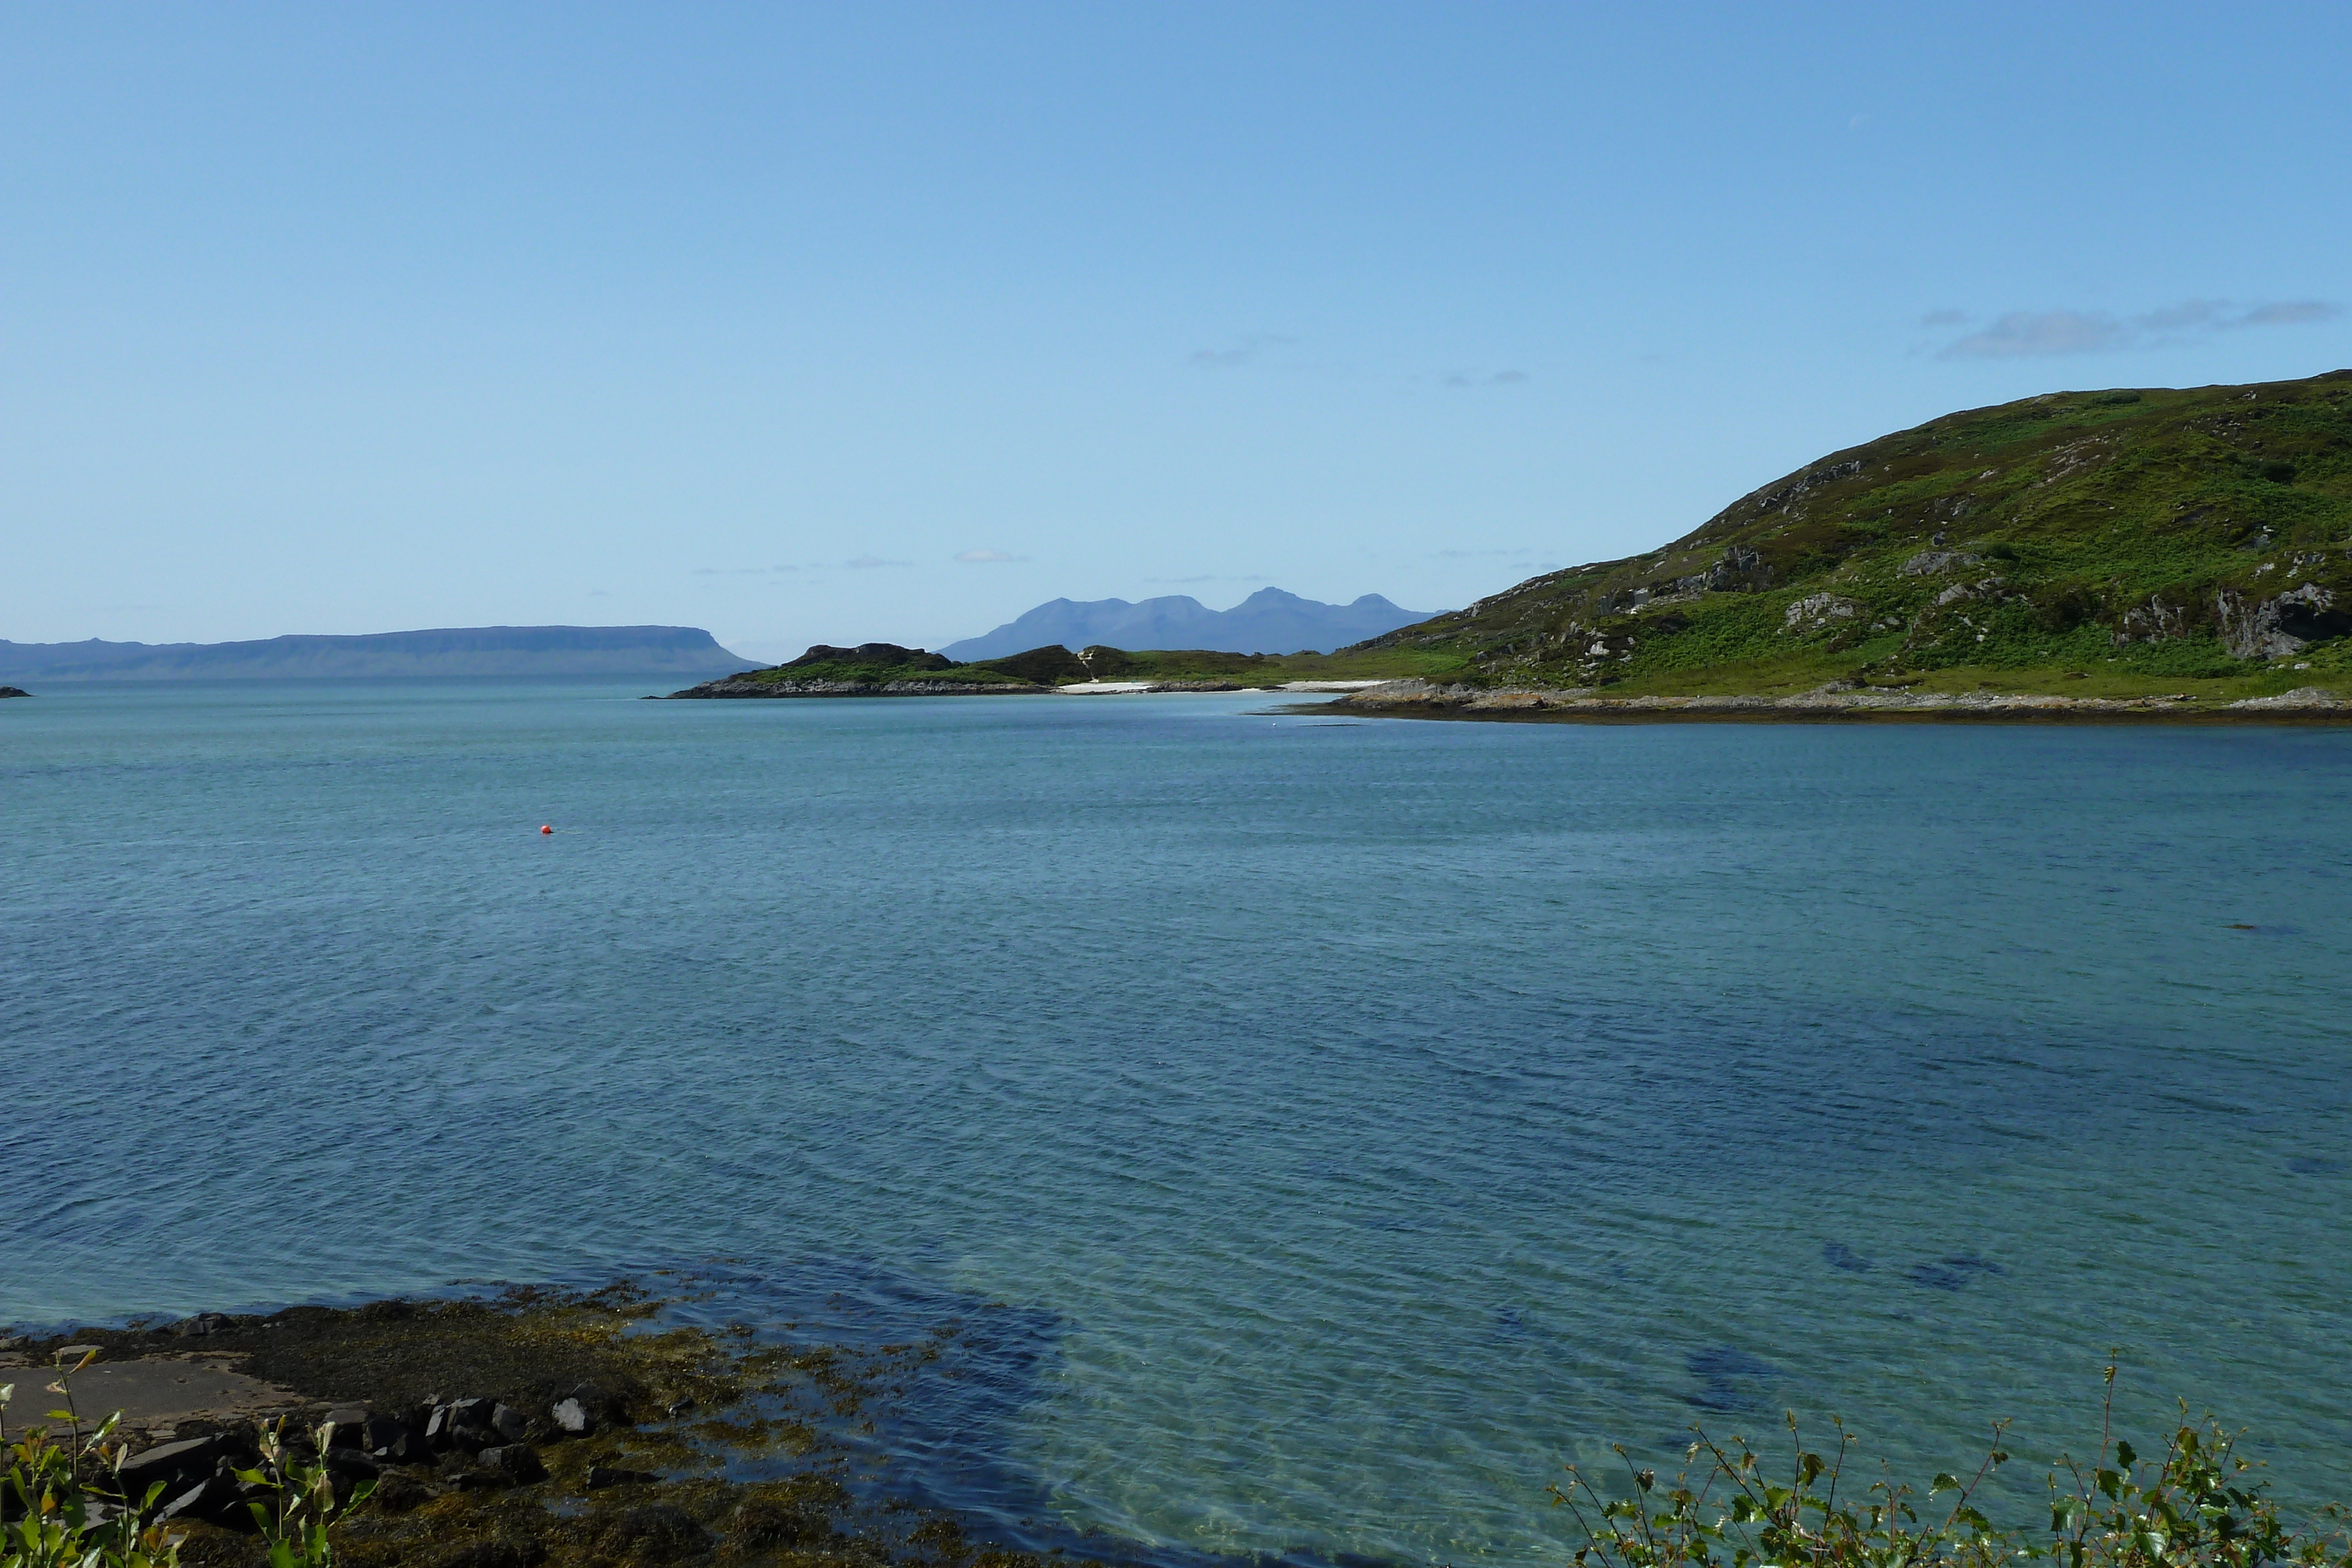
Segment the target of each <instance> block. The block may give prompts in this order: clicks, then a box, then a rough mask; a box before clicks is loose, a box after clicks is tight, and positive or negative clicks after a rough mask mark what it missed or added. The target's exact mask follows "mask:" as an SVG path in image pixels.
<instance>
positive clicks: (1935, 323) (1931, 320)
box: [1919, 310, 1969, 327]
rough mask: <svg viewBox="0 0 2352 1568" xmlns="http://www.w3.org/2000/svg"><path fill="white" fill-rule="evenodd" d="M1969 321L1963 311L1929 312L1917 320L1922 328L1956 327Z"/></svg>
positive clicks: (1967, 315) (1967, 314)
mask: <svg viewBox="0 0 2352 1568" xmlns="http://www.w3.org/2000/svg"><path fill="white" fill-rule="evenodd" d="M1967 319H1969V313H1968V312H1967V311H1965V310H1930V311H1928V312H1927V314H1926V315H1925V316H1922V317H1920V318H1919V325H1921V326H1922V327H1957V326H1958V325H1959V324H1960V323H1961V322H1963V321H1965V320H1967Z"/></svg>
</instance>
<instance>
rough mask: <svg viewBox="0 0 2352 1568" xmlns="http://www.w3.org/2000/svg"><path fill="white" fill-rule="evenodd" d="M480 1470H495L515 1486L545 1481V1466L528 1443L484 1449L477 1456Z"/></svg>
mask: <svg viewBox="0 0 2352 1568" xmlns="http://www.w3.org/2000/svg"><path fill="white" fill-rule="evenodd" d="M479 1458H480V1459H481V1465H482V1468H483V1469H486V1470H495V1471H496V1472H498V1473H499V1475H501V1476H503V1477H505V1478H506V1479H508V1480H509V1481H510V1482H512V1483H513V1484H515V1485H517V1486H528V1485H530V1483H531V1482H532V1481H543V1480H545V1479H547V1465H546V1463H545V1462H544V1461H543V1460H541V1458H540V1457H539V1450H538V1449H536V1448H532V1447H531V1446H530V1444H529V1443H509V1444H506V1445H505V1446H504V1447H501V1448H484V1449H483V1450H482V1452H481V1454H480V1456H479Z"/></svg>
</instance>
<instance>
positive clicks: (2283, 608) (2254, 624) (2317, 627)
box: [2218, 582, 2352, 659]
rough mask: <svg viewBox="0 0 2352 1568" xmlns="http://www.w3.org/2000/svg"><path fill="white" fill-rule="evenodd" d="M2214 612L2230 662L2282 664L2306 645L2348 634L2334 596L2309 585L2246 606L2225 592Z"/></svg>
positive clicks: (2349, 626)
mask: <svg viewBox="0 0 2352 1568" xmlns="http://www.w3.org/2000/svg"><path fill="white" fill-rule="evenodd" d="M2218 607H2219V609H2220V612H2221V646H2222V647H2223V648H2225V649H2227V650H2228V651H2229V653H2231V656H2232V657H2234V658H2240V659H2283V658H2284V657H2286V656H2287V655H2288V654H2290V653H2301V652H2302V651H2303V648H2304V645H2305V643H2313V642H2316V641H2317V640H2319V639H2320V638H2323V637H2336V636H2340V635H2342V634H2343V633H2344V632H2347V631H2352V615H2347V614H2344V613H2343V612H2339V611H2337V610H2336V599H2335V596H2334V595H2333V594H2331V593H2329V592H2328V591H2327V590H2326V589H2325V588H2322V587H2321V586H2320V585H2319V584H2317V583H2315V582H2306V583H2305V584H2304V585H2303V586H2302V587H2300V588H2293V589H2289V590H2288V591H2286V592H2284V593H2282V594H2280V595H2278V596H2277V597H2276V598H2273V599H2266V600H2264V601H2262V602H2261V603H2259V604H2254V605H2252V606H2249V605H2248V604H2247V602H2246V601H2245V600H2244V599H2243V598H2242V596H2240V595H2239V594H2237V593H2236V592H2233V591H2231V590H2229V589H2226V588H2225V589H2223V590H2222V591H2221V594H2220V596H2219V599H2218Z"/></svg>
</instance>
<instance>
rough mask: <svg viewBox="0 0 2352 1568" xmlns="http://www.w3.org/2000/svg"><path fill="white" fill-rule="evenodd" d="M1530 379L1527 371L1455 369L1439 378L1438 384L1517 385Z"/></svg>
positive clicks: (1461, 385)
mask: <svg viewBox="0 0 2352 1568" xmlns="http://www.w3.org/2000/svg"><path fill="white" fill-rule="evenodd" d="M1527 379H1528V372H1527V371H1495V372H1494V373H1493V374H1491V375H1490V374H1488V373H1487V372H1486V371H1452V372H1451V373H1449V374H1446V375H1443V376H1440V377H1438V378H1437V384H1438V385H1440V386H1446V387H1515V386H1517V385H1518V384H1519V383H1520V382H1524V381H1526V380H1527Z"/></svg>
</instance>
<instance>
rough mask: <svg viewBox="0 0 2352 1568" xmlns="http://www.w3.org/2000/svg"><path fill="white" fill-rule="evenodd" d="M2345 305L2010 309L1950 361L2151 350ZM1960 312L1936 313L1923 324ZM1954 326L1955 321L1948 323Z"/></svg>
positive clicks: (2299, 319) (1954, 346)
mask: <svg viewBox="0 0 2352 1568" xmlns="http://www.w3.org/2000/svg"><path fill="white" fill-rule="evenodd" d="M2343 313H2344V311H2343V308H2342V307H2341V306H2337V305H2333V304H2330V303H2328V302H2327V301H2326V300H2323V299H2289V300H2278V301H2274V302H2273V303H2270V304H2266V305H2253V306H2247V307H2244V308H2240V307H2238V306H2235V305H2232V304H2231V302H2230V301H2228V300H2226V299H2184V300H2182V301H2181V302H2180V303H2179V304H2178V305H2168V306H2166V307H2164V308H2162V309H2158V310H2148V311H2144V312H2142V313H2141V314H2139V315H2137V316H2129V317H2118V316H2112V315H2109V314H2108V313H2107V312H2105V311H2104V310H2011V311H2010V312H2009V313H2007V314H2006V315H2003V316H2000V317H1996V318H1995V319H1994V320H1993V322H1992V324H1991V325H1990V326H1988V327H1983V328H1980V329H1978V330H1976V331H1974V332H1970V333H1969V334H1968V335H1967V336H1966V337H1964V338H1960V339H1958V340H1954V341H1953V342H1950V343H1948V344H1946V345H1945V347H1944V349H1943V351H1942V354H1941V356H1940V357H1941V358H1944V359H1947V360H2008V359H2019V358H2022V357H2025V356H2028V355H2040V354H2096V353H2107V352H2114V351H2116V350H2124V349H2138V348H2152V347H2155V346H2157V345H2159V344H2162V343H2165V342H2171V341H2178V340H2180V339H2181V338H2183V337H2185V336H2192V335H2196V334H2200V333H2206V332H2233V331H2237V330H2240V329H2244V328H2248V327H2285V326H2294V325H2298V324H2301V323H2305V322H2311V321H2332V320H2334V319H2336V318H2337V317H2338V316H2341V315H2342V314H2343ZM1953 314H1957V312H1948V311H1941V310H1939V311H1937V312H1936V313H1935V315H1933V316H1928V317H1926V318H1923V320H1922V324H1923V325H1934V324H1937V318H1939V317H1944V316H1948V315H1953ZM1945 324H1953V323H1945Z"/></svg>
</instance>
